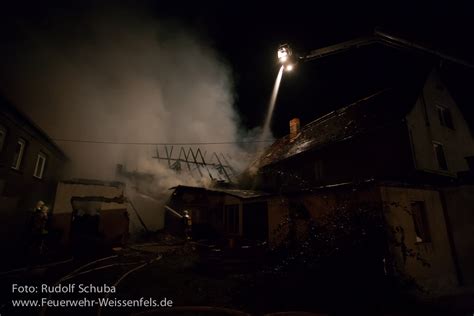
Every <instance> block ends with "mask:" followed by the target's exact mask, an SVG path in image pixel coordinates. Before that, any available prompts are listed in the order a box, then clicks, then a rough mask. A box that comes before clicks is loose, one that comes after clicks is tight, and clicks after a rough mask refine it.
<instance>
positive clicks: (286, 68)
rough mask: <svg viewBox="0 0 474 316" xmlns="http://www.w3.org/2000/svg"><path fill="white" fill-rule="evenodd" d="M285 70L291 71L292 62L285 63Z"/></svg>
mask: <svg viewBox="0 0 474 316" xmlns="http://www.w3.org/2000/svg"><path fill="white" fill-rule="evenodd" d="M285 70H286V71H292V70H293V65H292V64H289V65H286V67H285Z"/></svg>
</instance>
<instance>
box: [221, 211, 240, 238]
mask: <svg viewBox="0 0 474 316" xmlns="http://www.w3.org/2000/svg"><path fill="white" fill-rule="evenodd" d="M224 222H225V229H226V231H227V232H228V233H230V234H238V233H239V205H226V206H225V207H224Z"/></svg>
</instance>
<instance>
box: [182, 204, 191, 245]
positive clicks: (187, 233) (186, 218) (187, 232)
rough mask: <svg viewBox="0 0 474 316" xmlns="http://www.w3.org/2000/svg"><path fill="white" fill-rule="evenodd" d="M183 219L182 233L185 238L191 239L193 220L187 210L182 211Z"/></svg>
mask: <svg viewBox="0 0 474 316" xmlns="http://www.w3.org/2000/svg"><path fill="white" fill-rule="evenodd" d="M183 221H184V235H185V236H186V240H191V239H192V232H193V221H192V219H191V215H190V214H189V211H184V216H183Z"/></svg>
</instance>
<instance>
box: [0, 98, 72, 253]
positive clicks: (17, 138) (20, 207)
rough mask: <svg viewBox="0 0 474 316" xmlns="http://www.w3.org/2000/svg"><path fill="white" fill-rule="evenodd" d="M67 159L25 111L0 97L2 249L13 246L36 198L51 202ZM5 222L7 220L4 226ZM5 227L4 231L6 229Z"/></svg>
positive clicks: (20, 233)
mask: <svg viewBox="0 0 474 316" xmlns="http://www.w3.org/2000/svg"><path fill="white" fill-rule="evenodd" d="M66 160H67V158H66V156H65V154H64V153H63V152H62V150H61V149H60V148H59V147H58V146H57V145H56V144H55V143H54V142H53V141H52V140H51V139H50V138H49V137H48V135H46V133H45V132H44V131H42V130H41V129H40V128H39V127H38V126H36V125H35V124H34V123H33V122H32V121H31V120H30V119H29V118H28V117H27V116H26V115H25V114H23V113H22V112H21V111H19V110H18V109H17V108H15V107H14V106H13V105H12V104H11V103H9V102H8V101H7V100H5V99H3V98H2V99H0V200H1V203H0V216H1V220H2V222H3V223H4V224H3V225H2V227H3V229H4V230H5V231H2V238H1V240H2V246H1V247H2V248H3V249H6V248H17V247H18V242H20V241H21V240H22V239H23V238H24V237H25V236H24V235H25V230H26V224H27V220H28V218H29V217H30V216H31V212H32V210H33V208H34V206H35V204H36V201H38V200H43V201H45V202H46V203H47V204H50V203H51V202H52V201H53V198H54V193H55V189H56V184H57V181H58V179H59V176H60V173H61V169H62V167H63V165H64V163H65V162H66ZM5 223H8V224H7V225H5ZM6 230H8V231H6Z"/></svg>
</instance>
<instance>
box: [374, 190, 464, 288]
mask: <svg viewBox="0 0 474 316" xmlns="http://www.w3.org/2000/svg"><path fill="white" fill-rule="evenodd" d="M380 193H381V197H382V201H383V205H384V213H385V217H386V220H387V223H388V225H389V227H391V228H395V227H401V228H402V229H403V233H396V234H395V235H394V236H395V238H396V240H397V241H398V242H400V241H402V240H403V241H404V244H405V245H406V247H407V249H411V250H412V251H413V253H414V254H419V257H420V258H422V259H424V260H426V262H427V263H429V265H430V266H423V264H422V263H421V261H420V260H417V259H416V258H414V257H410V256H408V257H407V258H406V260H404V259H403V255H402V251H401V248H400V247H392V251H393V253H392V255H393V258H394V260H395V262H394V263H395V264H396V266H397V268H398V269H399V270H400V271H403V272H404V273H406V274H407V275H408V276H411V277H413V278H414V279H415V280H416V282H417V283H418V284H419V285H420V286H421V287H422V288H424V289H426V290H429V291H430V292H431V294H434V295H438V294H443V293H444V292H446V293H447V292H448V291H449V290H452V289H453V288H455V287H457V285H458V282H457V276H456V270H455V266H454V263H453V259H452V255H451V247H450V243H449V237H448V231H447V228H446V219H445V217H444V211H443V206H442V201H441V196H440V193H439V191H437V190H435V189H423V188H407V187H391V186H381V187H380ZM415 201H423V202H424V203H425V206H426V207H425V210H426V214H427V224H428V227H429V231H430V235H431V241H430V242H423V243H417V241H416V232H415V223H414V220H413V216H412V209H411V204H412V202H415Z"/></svg>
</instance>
